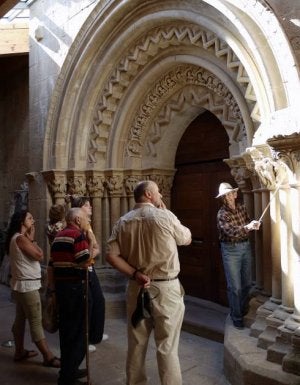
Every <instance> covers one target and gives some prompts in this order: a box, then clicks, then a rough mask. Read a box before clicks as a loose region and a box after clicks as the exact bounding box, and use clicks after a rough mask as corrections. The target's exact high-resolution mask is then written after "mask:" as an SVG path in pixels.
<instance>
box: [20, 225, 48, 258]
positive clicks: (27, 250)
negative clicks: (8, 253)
mask: <svg viewBox="0 0 300 385" xmlns="http://www.w3.org/2000/svg"><path fill="white" fill-rule="evenodd" d="M16 243H17V245H18V247H19V249H20V250H21V251H22V252H23V253H24V254H25V255H26V256H27V257H28V258H31V259H33V260H35V261H42V260H43V257H44V254H43V251H42V249H41V248H40V247H39V246H38V245H37V243H36V241H35V240H34V231H33V232H31V233H30V234H24V235H19V236H18V237H17V239H16Z"/></svg>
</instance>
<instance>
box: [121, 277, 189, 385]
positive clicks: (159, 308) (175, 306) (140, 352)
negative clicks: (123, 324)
mask: <svg viewBox="0 0 300 385" xmlns="http://www.w3.org/2000/svg"><path fill="white" fill-rule="evenodd" d="M157 289H158V290H157ZM138 292H139V286H138V285H137V283H136V282H135V281H130V282H129V285H128V289H127V316H128V352H127V363H126V374H127V385H146V384H147V376H146V369H145V358H146V353H147V347H148V341H149V337H150V334H151V331H152V330H153V331H154V340H155V343H156V350H157V353H156V357H157V365H158V371H159V376H160V381H161V384H162V385H182V377H181V370H180V363H179V358H178V344H179V337H180V331H181V326H182V321H183V316H184V302H183V296H184V290H183V288H182V286H181V284H180V282H179V280H178V279H176V280H173V281H163V282H153V286H152V285H151V286H150V288H149V292H150V296H151V298H153V299H152V301H151V303H152V317H151V318H150V319H144V320H142V321H141V322H140V323H139V324H138V326H137V327H136V328H133V327H132V325H131V316H132V313H133V312H134V310H135V308H136V301H137V295H138ZM154 297H155V298H154Z"/></svg>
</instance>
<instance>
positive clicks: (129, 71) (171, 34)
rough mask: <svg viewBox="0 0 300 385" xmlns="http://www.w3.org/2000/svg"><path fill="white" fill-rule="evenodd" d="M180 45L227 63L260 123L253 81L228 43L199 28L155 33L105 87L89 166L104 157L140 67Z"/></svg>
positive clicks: (135, 48)
mask: <svg viewBox="0 0 300 385" xmlns="http://www.w3.org/2000/svg"><path fill="white" fill-rule="evenodd" d="M178 42H180V43H181V44H188V45H190V44H192V45H195V46H198V47H203V48H204V49H206V50H210V51H211V52H213V53H214V54H215V56H216V57H218V58H220V59H221V60H223V61H225V63H226V66H227V68H228V70H230V71H231V72H232V71H233V72H235V73H236V80H237V82H238V83H239V84H240V86H241V88H242V89H244V90H245V92H244V95H245V98H246V100H249V102H250V103H249V107H250V110H252V109H253V110H255V112H256V113H255V116H253V117H255V118H257V119H259V110H258V108H257V106H255V105H253V104H255V103H253V102H256V97H255V94H254V91H253V87H252V86H250V87H249V85H250V79H249V77H248V75H247V73H246V70H245V68H244V67H243V65H242V63H241V62H240V61H239V59H238V57H237V56H236V55H235V53H234V52H233V51H232V49H231V48H230V47H229V46H228V45H227V43H226V42H224V41H222V40H221V39H219V38H218V37H217V36H216V35H215V34H213V33H212V32H209V31H203V30H201V29H200V28H199V27H198V26H181V27H177V26H176V27H175V26H174V27H169V28H165V29H162V28H160V29H156V30H155V31H153V32H152V35H148V36H146V37H144V39H143V41H141V42H140V43H139V44H137V45H136V47H134V48H132V50H131V51H130V53H129V54H128V56H127V57H124V58H123V59H122V60H121V61H120V63H119V64H118V65H117V66H116V68H115V70H114V73H113V74H112V75H111V77H110V79H109V81H108V82H107V84H106V86H105V87H104V90H103V92H102V94H101V96H100V101H99V102H98V104H97V110H96V113H95V117H94V122H93V127H92V129H91V139H90V146H89V161H90V162H92V163H94V162H96V155H97V153H102V157H103V158H104V157H105V151H106V144H107V137H108V134H109V132H108V131H109V129H110V127H111V126H112V121H113V116H114V112H115V111H116V108H117V104H118V102H119V100H120V99H121V98H122V96H123V94H124V91H125V89H126V88H127V87H128V85H129V84H130V82H131V80H132V79H133V78H134V76H135V75H136V74H137V73H138V71H139V69H140V67H143V66H144V65H145V64H146V63H148V61H149V58H151V57H154V56H155V55H156V54H157V52H158V51H159V50H163V49H164V48H166V47H168V46H170V45H176V46H178ZM103 151H104V152H103Z"/></svg>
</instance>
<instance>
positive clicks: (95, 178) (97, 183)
mask: <svg viewBox="0 0 300 385" xmlns="http://www.w3.org/2000/svg"><path fill="white" fill-rule="evenodd" d="M103 182H104V173H103V172H100V171H94V170H89V171H86V187H87V192H88V194H89V196H90V197H91V200H92V207H93V216H92V228H93V231H94V234H95V237H96V239H97V241H98V242H99V245H100V255H99V257H98V258H97V259H96V263H95V267H96V268H99V267H101V266H102V265H105V251H106V241H105V242H103V237H102V198H103V193H104V185H103Z"/></svg>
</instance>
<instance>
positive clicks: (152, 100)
mask: <svg viewBox="0 0 300 385" xmlns="http://www.w3.org/2000/svg"><path fill="white" fill-rule="evenodd" d="M185 86H192V87H188V88H187V89H184V87H185ZM197 87H201V88H200V89H199V88H197ZM203 87H204V88H207V89H208V90H210V91H212V92H213V94H211V93H208V94H207V93H205V94H203ZM176 90H178V93H177V94H175V96H173V95H174V92H175V91H176ZM214 94H215V95H214ZM171 95H172V97H170V96H171ZM166 99H167V100H168V102H167V103H165V100H166ZM186 103H187V104H192V105H200V106H204V107H206V108H207V109H209V110H212V111H215V114H216V116H217V117H218V118H219V119H220V121H221V122H222V124H223V125H224V127H225V128H226V130H227V132H228V135H229V137H230V139H231V141H238V140H241V134H245V130H244V129H242V130H241V129H240V127H241V126H242V122H243V118H242V114H241V111H240V109H239V106H238V104H237V102H236V100H235V99H234V97H233V95H232V94H231V92H230V91H229V89H228V88H227V87H226V86H225V84H223V83H222V82H221V81H220V80H219V79H218V78H217V77H216V76H215V75H214V74H212V73H211V72H209V71H207V70H205V69H203V68H201V67H198V66H193V65H186V66H183V65H181V66H179V67H177V68H176V69H175V70H172V71H170V72H169V73H168V74H166V75H165V76H164V77H163V78H162V79H160V80H159V81H158V82H157V84H155V85H154V87H153V88H152V90H150V92H149V93H148V95H147V96H146V98H145V101H144V103H143V104H142V105H141V106H140V107H139V110H138V112H137V113H136V116H135V118H134V122H133V123H132V126H131V129H130V131H129V137H128V144H127V155H128V156H141V150H142V147H143V143H144V141H145V138H144V137H145V133H146V132H147V133H148V131H149V127H150V125H151V124H152V128H151V130H150V132H149V133H148V137H147V138H146V143H145V146H146V148H147V149H148V153H150V154H151V155H152V156H156V150H155V145H156V143H157V142H159V140H160V139H161V136H162V128H163V126H164V125H167V124H168V123H169V122H170V120H171V118H172V113H173V114H174V113H182V110H184V109H185V106H186ZM162 105H163V108H162V109H161V111H160V112H159V113H158V112H157V109H158V108H160V106H162ZM154 118H155V120H154V121H153V119H154Z"/></svg>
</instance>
